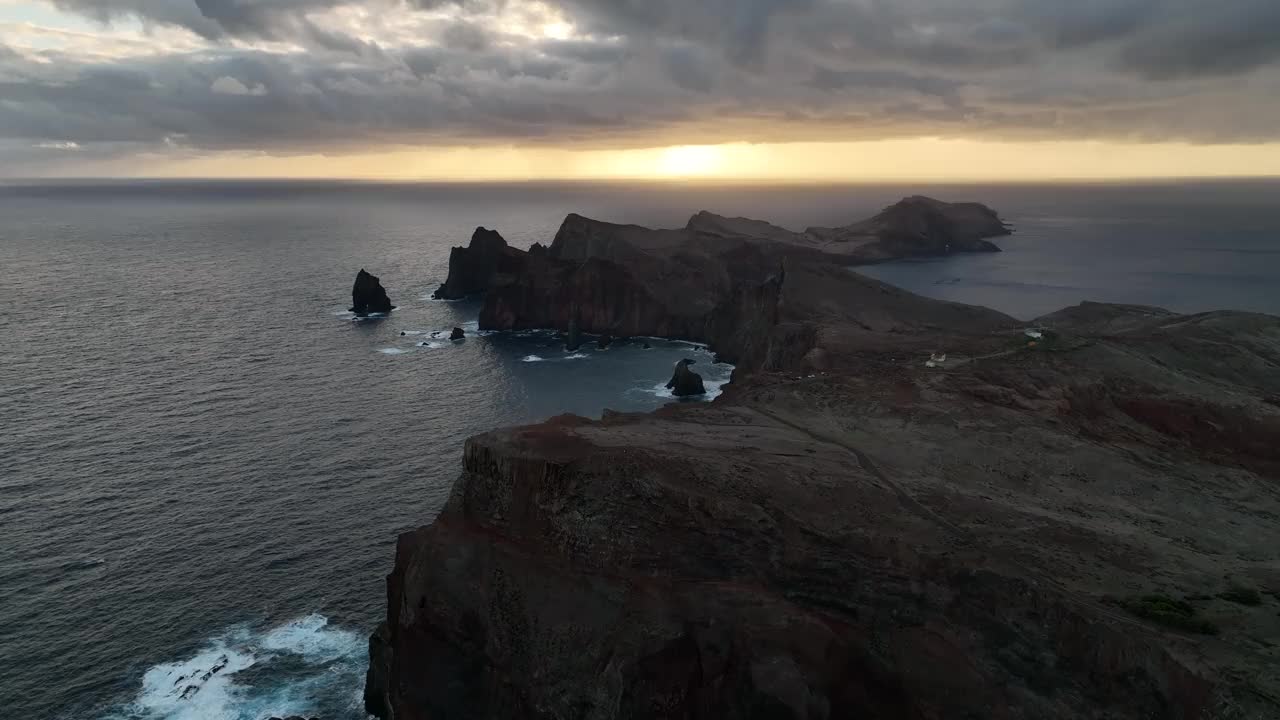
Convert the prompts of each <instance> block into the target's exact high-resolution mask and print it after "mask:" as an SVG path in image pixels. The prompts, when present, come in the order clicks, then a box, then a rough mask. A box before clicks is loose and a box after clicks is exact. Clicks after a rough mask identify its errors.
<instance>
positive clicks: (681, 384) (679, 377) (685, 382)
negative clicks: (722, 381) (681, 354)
mask: <svg viewBox="0 0 1280 720" xmlns="http://www.w3.org/2000/svg"><path fill="white" fill-rule="evenodd" d="M692 364H694V361H693V360H689V359H687V358H686V359H684V360H680V361H679V362H677V363H676V369H675V372H674V373H673V374H672V375H671V380H670V381H669V382H668V383H667V389H668V390H670V391H671V394H672V395H675V396H676V397H690V396H694V395H706V394H707V388H706V386H705V385H703V384H702V376H701V375H699V374H698V373H696V372H694V371H692V370H690V369H689V366H690V365H692Z"/></svg>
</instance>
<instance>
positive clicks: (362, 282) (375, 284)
mask: <svg viewBox="0 0 1280 720" xmlns="http://www.w3.org/2000/svg"><path fill="white" fill-rule="evenodd" d="M395 307H396V306H395V305H392V304H391V299H390V298H388V297H387V291H386V290H384V289H383V288H382V283H381V282H379V281H378V278H377V277H375V276H373V275H370V274H369V273H368V272H366V271H365V270H364V268H361V269H360V272H358V273H356V282H355V285H353V286H352V287H351V312H353V313H355V314H356V315H360V316H365V315H369V314H370V313H384V314H385V313H389V312H391V311H392V310H394V309H395Z"/></svg>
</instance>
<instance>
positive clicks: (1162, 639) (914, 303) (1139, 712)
mask: <svg viewBox="0 0 1280 720" xmlns="http://www.w3.org/2000/svg"><path fill="white" fill-rule="evenodd" d="M904 203H905V204H903V203H900V204H899V205H896V206H894V207H893V208H890V209H889V210H886V211H885V213H881V214H880V215H877V216H876V218H873V219H872V220H870V221H866V222H864V223H861V224H855V225H853V226H849V228H846V229H845V230H847V232H843V233H840V232H836V233H824V232H821V231H819V232H815V231H813V230H810V231H808V232H806V233H790V232H789V231H786V230H784V229H781V228H776V227H774V226H770V225H767V224H766V223H760V222H758V221H747V220H734V219H725V218H718V217H716V216H710V215H708V214H699V215H698V216H695V218H694V219H693V220H691V221H690V223H689V226H688V227H686V228H683V229H680V230H669V231H652V230H646V229H643V228H637V227H634V226H620V225H610V224H607V223H600V222H597V221H593V220H588V219H586V218H581V217H579V216H574V215H571V216H569V218H567V219H566V221H565V224H564V226H563V227H562V228H561V230H560V232H559V233H558V234H557V236H556V238H555V241H554V242H553V243H552V244H551V246H550V247H548V248H541V247H539V248H537V249H536V250H535V251H533V252H530V253H522V252H521V251H518V250H514V251H511V252H506V251H504V252H503V253H502V254H501V256H500V258H499V260H498V262H497V263H496V264H495V266H494V269H493V271H492V273H490V275H489V276H488V277H487V278H486V279H485V281H484V284H485V286H486V287H485V291H486V298H485V305H484V309H483V311H482V317H481V327H483V328H486V329H517V328H529V327H554V328H559V329H562V330H566V329H568V328H569V326H570V325H569V324H570V321H572V322H573V323H574V325H575V327H576V326H580V327H581V330H582V331H584V332H591V333H599V334H609V335H612V336H618V337H629V336H641V335H662V336H668V337H677V338H685V339H690V340H699V341H703V342H708V343H710V344H711V346H712V348H713V349H714V350H716V352H718V353H719V354H720V355H722V356H723V357H725V358H726V359H729V360H731V361H733V362H735V363H736V364H737V366H738V368H737V370H736V371H735V373H734V381H733V383H731V384H730V385H729V386H728V387H727V388H726V390H725V392H724V394H723V395H722V396H721V397H719V398H717V399H716V401H715V402H713V403H709V404H708V403H701V404H695V405H687V404H681V405H671V406H667V407H666V408H663V409H662V410H660V411H658V412H655V413H650V414H617V413H608V412H606V414H605V416H604V417H603V419H601V420H599V421H592V420H587V419H583V418H579V417H571V416H565V417H560V418H555V419H552V420H550V421H548V422H545V423H542V424H539V425H534V426H528V427H521V428H511V429H505V430H496V431H493V432H490V433H486V434H484V435H480V436H477V437H474V438H471V439H470V440H468V441H467V443H466V447H465V451H464V457H463V470H462V474H461V476H460V477H459V478H458V480H457V482H456V483H455V485H454V487H453V491H452V494H451V496H450V499H449V501H448V502H447V504H446V505H445V507H444V509H443V510H442V511H441V513H440V515H439V516H438V517H437V518H436V519H435V521H434V522H433V523H431V524H430V525H428V526H426V527H423V528H420V529H418V530H415V531H412V532H409V533H405V534H404V535H402V536H401V537H400V538H399V542H398V544H397V551H396V560H395V565H394V569H393V570H392V572H391V574H390V576H389V577H388V579H387V601H388V604H387V620H386V622H385V623H383V624H382V625H381V626H380V627H379V628H378V630H377V632H375V633H374V635H373V636H372V637H371V639H370V660H371V663H370V669H369V675H368V682H367V685H366V704H367V707H368V709H369V710H370V711H371V712H373V713H375V714H377V715H379V716H380V717H383V718H395V719H396V720H420V719H426V718H463V717H465V718H478V719H486V718H493V719H495V720H496V719H498V718H584V719H585V718H593V719H597V718H598V719H601V720H604V719H610V720H612V719H615V718H637V719H638V718H744V719H745V718H807V719H810V720H819V719H822V720H826V719H831V720H835V719H838V718H904V719H905V718H911V719H917V718H918V719H930V720H950V719H952V718H993V719H995V718H999V719H1002V718H1024V719H1027V720H1032V719H1059V718H1061V719H1064V720H1065V719H1066V718H1097V719H1101V718H1125V719H1129V718H1132V719H1134V720H1137V719H1139V718H1142V719H1147V718H1174V719H1176V720H1199V719H1208V718H1214V719H1222V720H1226V719H1228V718H1232V719H1240V720H1246V719H1256V720H1262V719H1263V718H1276V717H1280V673H1276V672H1275V669H1276V668H1277V667H1280V484H1278V483H1277V477H1278V476H1280V372H1277V370H1278V369H1280V318H1275V317H1271V316H1265V315H1256V314H1248V313H1237V312H1211V313H1203V314H1198V315H1178V314H1174V313H1171V312H1167V311H1164V310H1160V309H1158V308H1148V307H1135V306H1120V305H1104V304H1094V303H1086V304H1083V305H1080V306H1077V307H1073V308H1068V309H1065V310H1062V311H1060V312H1057V313H1054V314H1051V315H1048V316H1045V317H1043V318H1040V319H1038V320H1036V321H1034V322H1032V323H1027V322H1021V321H1018V320H1015V319H1013V318H1011V317H1008V316H1006V315H1003V314H1001V313H998V312H995V311H992V310H988V309H985V308H979V307H973V306H967V305H960V304H955V303H947V302H941V301H936V300H930V299H927V298H923V297H920V296H916V295H913V294H911V293H908V292H905V291H903V290H900V289H897V288H894V287H892V286H889V285H885V284H883V283H880V282H877V281H874V280H871V279H869V278H867V277H865V276H862V275H859V274H857V273H856V272H853V271H851V270H850V269H848V268H847V267H846V265H848V264H850V263H851V262H854V260H856V262H864V261H865V262H871V261H883V260H886V259H890V258H891V257H901V256H905V255H914V254H919V253H934V254H936V253H947V252H957V251H963V250H979V251H980V250H984V249H989V248H985V247H984V246H983V245H982V243H986V242H987V241H986V240H985V239H984V238H985V237H990V236H991V235H989V234H988V233H991V232H993V231H995V230H996V228H997V227H999V228H1001V229H1003V228H1004V225H1003V223H1000V222H999V219H998V217H996V216H995V214H994V213H993V212H990V211H986V210H985V209H982V210H979V208H981V206H969V205H964V206H950V205H942V204H936V203H937V201H927V202H926V201H924V199H916V198H911V199H908V200H906V201H904ZM957 207H958V208H960V209H954V208H957ZM940 208H942V209H940ZM944 210H945V211H944ZM877 218H878V219H877ZM713 228H714V230H713ZM854 228H857V229H854ZM846 237H847V238H852V239H849V240H841V239H840V238H846ZM944 237H945V238H948V240H943V241H941V244H939V243H940V241H939V239H940V238H944ZM867 238H873V239H870V240H868V239H867ZM845 242H847V243H851V245H850V246H848V247H844V246H842V245H838V244H839V243H845ZM833 246H834V247H833ZM855 246H856V247H855ZM841 248H844V249H848V250H851V252H844V253H841V252H837V250H839V249H841ZM856 248H869V249H865V250H857V249H856ZM1029 326H1030V327H1032V328H1034V329H1033V330H1032V332H1030V333H1028V332H1027V330H1028V327H1029ZM944 355H945V359H943V360H941V361H937V362H934V361H931V358H942V357H944ZM928 364H932V365H933V367H929V366H928ZM686 369H687V368H686Z"/></svg>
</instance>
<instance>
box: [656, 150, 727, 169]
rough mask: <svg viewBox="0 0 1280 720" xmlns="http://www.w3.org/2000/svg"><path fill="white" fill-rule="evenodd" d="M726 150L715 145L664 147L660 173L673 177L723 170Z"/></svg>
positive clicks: (660, 157) (660, 160)
mask: <svg viewBox="0 0 1280 720" xmlns="http://www.w3.org/2000/svg"><path fill="white" fill-rule="evenodd" d="M724 160H725V150H724V149H723V148H722V147H717V146H715V145H680V146H678V147H669V148H665V149H662V150H661V151H660V155H659V158H658V173H659V174H661V175H666V176H671V177H705V176H709V175H716V174H718V173H720V172H722V168H723V166H724Z"/></svg>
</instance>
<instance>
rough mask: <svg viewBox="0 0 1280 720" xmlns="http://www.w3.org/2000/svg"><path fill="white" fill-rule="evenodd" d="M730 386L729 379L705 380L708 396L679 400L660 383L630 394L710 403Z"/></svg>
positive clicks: (635, 390)
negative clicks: (725, 387)
mask: <svg viewBox="0 0 1280 720" xmlns="http://www.w3.org/2000/svg"><path fill="white" fill-rule="evenodd" d="M728 384H729V378H724V379H715V380H713V379H709V378H703V380H702V385H703V387H705V388H706V389H707V394H706V395H693V396H689V397H683V398H677V397H676V396H675V395H673V394H672V393H671V391H670V390H669V389H667V384H666V383H665V382H660V383H658V384H656V385H653V386H645V387H638V388H632V389H631V390H630V391H628V392H633V393H638V394H642V395H652V396H653V397H656V398H661V399H663V400H679V401H681V402H698V401H702V402H709V401H711V400H715V399H716V398H717V397H719V396H720V394H721V393H723V392H724V386H725V385H728Z"/></svg>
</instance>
